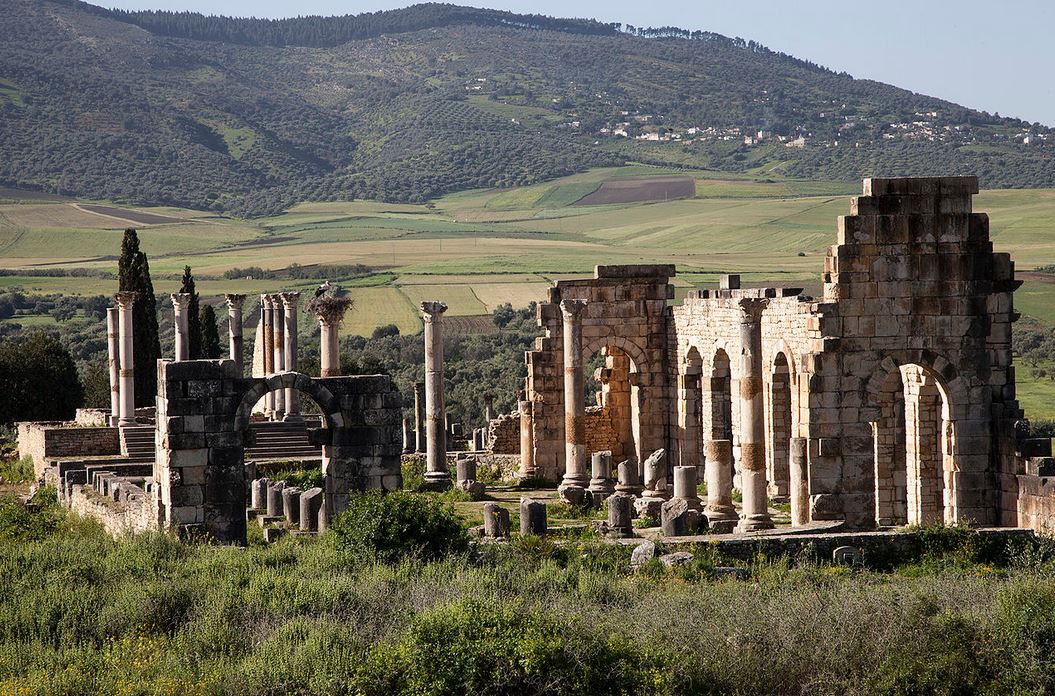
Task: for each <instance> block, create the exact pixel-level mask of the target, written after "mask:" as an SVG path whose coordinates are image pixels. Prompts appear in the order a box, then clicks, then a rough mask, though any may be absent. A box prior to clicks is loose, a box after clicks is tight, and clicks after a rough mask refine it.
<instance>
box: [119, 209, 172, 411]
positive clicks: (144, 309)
mask: <svg viewBox="0 0 1055 696" xmlns="http://www.w3.org/2000/svg"><path fill="white" fill-rule="evenodd" d="M117 273H118V281H119V283H120V289H121V290H122V291H123V292H136V293H138V294H137V295H136V301H135V305H133V308H132V351H133V355H134V357H135V383H136V388H135V404H136V406H153V405H154V402H155V399H156V398H157V391H158V389H157V387H158V384H157V382H158V375H157V361H158V358H160V357H161V340H160V339H159V337H158V312H157V298H156V297H155V296H154V284H153V283H152V282H151V281H150V263H149V261H148V260H147V255H146V254H145V253H143V252H142V251H140V250H139V235H138V234H136V231H135V230H134V229H132V228H128V229H126V230H125V236H124V239H123V240H122V241H121V258H120V259H119V260H118V262H117Z"/></svg>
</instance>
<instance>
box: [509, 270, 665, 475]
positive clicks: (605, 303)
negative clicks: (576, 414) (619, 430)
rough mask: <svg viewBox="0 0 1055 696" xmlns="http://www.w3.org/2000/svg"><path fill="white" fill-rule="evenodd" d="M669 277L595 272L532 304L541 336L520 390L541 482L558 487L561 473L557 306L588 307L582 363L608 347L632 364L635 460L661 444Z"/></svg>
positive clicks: (636, 272) (653, 272) (561, 406)
mask: <svg viewBox="0 0 1055 696" xmlns="http://www.w3.org/2000/svg"><path fill="white" fill-rule="evenodd" d="M673 275H674V267H673V266H667V265H658V266H598V267H597V268H596V270H595V272H594V277H593V278H588V279H583V280H561V281H558V282H557V285H556V287H554V288H551V289H550V296H549V301H548V302H543V303H540V304H539V305H538V321H539V325H540V326H542V327H544V328H545V329H546V335H545V336H544V337H542V338H539V339H537V341H536V346H535V350H532V351H529V352H528V353H527V355H526V360H527V364H528V376H527V379H526V381H525V387H526V392H527V395H528V399H529V400H530V401H531V402H532V422H533V438H534V444H535V447H534V449H535V454H534V461H535V466H536V468H537V469H538V473H539V475H540V476H542V477H544V478H548V479H550V480H556V479H559V478H560V476H561V475H562V474H563V472H564V456H565V455H564V452H565V448H564V381H563V365H564V356H563V350H564V349H563V318H562V315H561V309H560V303H561V301H562V300H586V302H587V306H586V308H585V310H584V312H583V317H582V326H583V328H582V341H583V357H584V358H588V357H589V356H591V355H593V354H594V353H596V352H598V351H600V350H603V349H604V348H605V347H608V346H610V347H613V348H616V349H618V350H619V351H621V352H622V353H625V354H626V355H627V356H628V357H629V359H630V361H631V368H630V369H631V375H630V377H631V384H632V385H633V387H634V388H635V389H634V399H635V401H636V403H634V404H633V411H634V412H635V414H636V418H635V423H634V426H635V432H634V434H633V436H632V437H633V438H634V440H635V445H636V447H635V448H634V449H635V454H634V458H637V452H646V453H647V452H652V451H653V450H656V449H659V448H661V447H665V446H666V445H667V436H668V433H667V430H668V417H669V416H668V412H669V407H668V401H669V398H670V394H669V392H668V389H667V382H668V377H669V371H668V369H667V357H668V356H667V351H666V344H667V320H666V304H667V300H668V299H671V298H673V296H674V288H673V286H671V285H670V284H669V283H668V280H669V279H670V278H671V277H672V276H673ZM646 456H647V455H646ZM639 464H640V462H639Z"/></svg>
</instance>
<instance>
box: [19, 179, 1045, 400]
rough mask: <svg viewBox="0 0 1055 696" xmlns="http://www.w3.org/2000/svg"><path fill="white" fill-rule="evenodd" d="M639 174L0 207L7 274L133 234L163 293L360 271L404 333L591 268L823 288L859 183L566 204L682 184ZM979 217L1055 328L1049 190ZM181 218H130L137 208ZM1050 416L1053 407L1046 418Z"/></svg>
mask: <svg viewBox="0 0 1055 696" xmlns="http://www.w3.org/2000/svg"><path fill="white" fill-rule="evenodd" d="M685 174H686V172H685V171H682V170H674V169H667V168H659V167H649V166H645V165H634V166H629V167H621V168H618V169H598V170H593V171H590V172H585V173H582V174H576V175H573V176H568V177H565V178H563V179H559V180H557V181H551V182H546V183H540V184H536V185H533V186H526V187H522V188H516V189H505V190H474V191H463V192H460V193H456V194H451V195H449V196H445V197H443V198H440V199H438V200H435V201H433V202H431V203H429V204H427V205H406V204H388V203H380V202H375V201H354V202H343V203H341V202H333V203H304V204H301V205H297V206H295V207H293V208H292V209H290V210H288V211H287V212H285V213H283V214H281V215H277V216H274V217H271V218H265V219H260V220H252V221H245V220H238V219H232V218H225V217H221V216H216V215H213V214H210V213H204V212H200V211H190V210H182V209H177V208H168V207H157V208H147V209H128V210H129V212H128V213H127V215H128V218H122V217H121V207H120V206H112V205H111V204H110V203H109V202H107V201H99V202H97V203H99V204H101V205H104V206H107V207H104V208H96V209H95V210H96V211H99V210H102V211H105V213H106V214H101V213H100V212H93V211H92V210H90V209H87V208H85V207H82V204H79V203H78V202H76V201H57V202H49V201H40V200H32V201H27V202H24V203H9V204H0V259H2V261H0V266H2V267H4V268H7V269H21V270H25V271H27V272H31V271H32V269H34V268H67V269H69V268H91V269H100V270H106V271H113V270H114V266H115V257H116V255H117V253H118V252H119V248H120V239H121V230H122V229H123V228H124V227H126V226H130V225H132V226H136V227H137V229H138V230H139V232H140V238H141V241H142V247H143V249H144V250H145V251H146V252H147V253H148V254H149V256H150V264H151V270H152V273H153V274H154V278H155V288H156V289H157V290H158V291H159V292H172V291H175V290H176V289H178V284H179V275H180V273H181V271H182V268H183V266H184V265H185V264H190V265H191V266H192V267H193V268H194V271H195V274H196V275H197V276H198V277H199V281H198V289H199V291H200V292H202V293H203V294H205V295H206V296H210V295H221V294H222V293H224V292H243V293H249V294H254V293H259V292H271V291H277V290H280V289H282V288H291V289H301V290H308V289H310V288H311V287H312V286H313V285H314V284H315V283H314V282H313V281H301V282H298V283H291V282H289V281H284V280H265V279H250V280H245V279H242V280H237V281H228V280H223V279H222V274H223V273H224V272H225V271H227V270H229V269H231V268H236V267H243V268H244V267H248V266H259V267H262V268H266V269H281V268H285V267H286V266H288V265H290V264H291V263H298V264H301V265H305V266H308V265H312V264H355V263H359V264H366V265H369V266H373V267H377V268H378V269H379V271H378V273H377V274H376V275H375V276H373V277H372V278H366V279H360V280H358V281H356V283H355V284H356V285H357V286H373V287H356V288H355V289H353V291H352V293H353V297H355V298H356V300H357V306H356V308H355V309H354V310H353V312H352V313H351V314H350V315H349V319H348V321H347V322H346V323H345V325H344V331H345V332H346V333H355V334H362V335H369V334H370V333H371V332H372V331H373V329H374V328H375V327H377V326H381V325H386V324H396V325H397V326H399V327H400V330H401V331H404V332H408V331H409V332H414V331H417V330H418V329H419V328H420V326H421V324H420V320H419V319H418V316H417V311H416V309H415V307H416V305H417V303H418V302H420V301H422V300H425V299H440V300H443V301H445V302H447V304H448V305H449V306H450V310H449V312H448V313H449V315H450V316H451V317H473V316H479V315H484V314H487V313H489V312H491V311H493V310H494V308H495V307H497V306H499V305H500V304H503V303H506V302H508V303H510V304H513V305H514V306H525V305H527V304H528V303H529V302H531V301H539V300H543V299H545V297H546V293H547V289H548V288H549V287H550V286H551V285H552V283H553V282H554V281H556V280H557V279H559V278H571V277H583V276H584V275H590V274H591V273H592V272H593V268H594V266H595V265H597V264H619V263H673V264H676V265H677V267H678V272H679V276H678V277H677V278H675V279H674V281H673V282H674V283H675V284H676V285H677V286H678V291H677V298H678V299H679V300H680V298H682V297H684V295H685V293H686V292H687V291H688V290H689V289H692V288H695V287H713V284H714V283H716V282H717V280H718V276H719V275H720V274H722V273H730V272H733V273H741V274H743V277H744V281H745V282H748V283H763V282H766V283H772V284H775V285H785V286H803V287H806V289H807V292H813V293H816V292H819V280H820V274H821V270H822V266H823V256H824V253H825V250H826V249H827V247H828V246H829V245H831V244H832V243H834V241H835V225H836V217H837V216H839V215H843V214H846V213H847V212H848V211H849V196H850V195H852V194H853V193H854V192H855V191H856V190H857V187H855V186H852V185H847V184H842V183H824V182H809V181H797V180H787V179H780V178H777V177H775V176H773V174H772V173H771V172H767V173H766V174H765V176H766V177H767V178H758V179H753V178H750V177H739V178H738V177H731V176H729V175H722V176H716V175H714V174H712V173H709V172H692V173H691V175H692V176H693V177H694V178H695V187H696V196H695V197H694V198H691V199H686V200H676V201H669V202H657V203H630V204H608V205H573V204H574V203H575V202H576V201H578V200H580V199H581V198H582V197H583V196H585V195H588V194H590V193H592V192H594V191H596V190H597V189H598V188H599V187H600V186H601V184H602V183H603V182H605V181H608V180H612V179H616V180H619V179H622V178H623V177H628V176H633V177H641V176H648V175H654V176H672V175H683V176H684V175H685ZM975 209H976V210H979V211H985V212H987V213H988V214H989V216H990V227H991V236H992V239H993V245H994V248H995V249H996V250H998V251H1006V252H1010V253H1011V254H1012V257H1013V259H1014V260H1015V263H1016V267H1017V269H1018V270H1019V273H1020V277H1022V278H1024V279H1025V281H1026V282H1025V284H1024V285H1023V286H1022V288H1021V289H1019V291H1018V292H1017V293H1016V305H1017V308H1018V310H1019V311H1020V312H1022V313H1023V315H1025V316H1027V317H1033V318H1035V319H1037V320H1039V321H1041V322H1043V323H1046V324H1049V325H1055V283H1052V282H1046V281H1048V280H1051V278H1048V277H1047V276H1043V275H1036V274H1028V273H1025V271H1028V270H1029V269H1032V268H1036V267H1038V266H1042V265H1045V264H1051V263H1055V190H1003V191H983V192H982V193H981V194H979V195H978V196H976V197H975ZM140 212H145V213H150V214H153V215H160V216H165V217H166V218H176V219H177V220H178V221H177V222H165V223H164V224H137V223H136V222H135V218H137V217H138V214H137V213H140ZM115 285H116V283H115V281H112V280H107V279H105V278H80V277H78V278H66V277H60V278H52V277H33V276H30V275H25V276H23V275H8V276H0V288H10V287H21V288H23V289H24V290H27V291H31V292H45V293H47V292H62V293H82V294H105V293H109V292H112V291H113V290H114V289H115ZM1033 382H1036V380H1023V383H1022V384H1021V385H1020V395H1021V396H1022V398H1023V402H1024V403H1028V404H1030V405H1031V406H1033V407H1034V408H1037V409H1039V408H1040V405H1041V404H1042V403H1043V402H1044V401H1046V400H1047V397H1048V396H1049V394H1048V393H1047V391H1046V390H1047V388H1048V385H1047V384H1041V383H1039V382H1038V383H1037V384H1033ZM1044 416H1045V417H1052V416H1055V409H1051V410H1048V411H1046V412H1045V413H1044Z"/></svg>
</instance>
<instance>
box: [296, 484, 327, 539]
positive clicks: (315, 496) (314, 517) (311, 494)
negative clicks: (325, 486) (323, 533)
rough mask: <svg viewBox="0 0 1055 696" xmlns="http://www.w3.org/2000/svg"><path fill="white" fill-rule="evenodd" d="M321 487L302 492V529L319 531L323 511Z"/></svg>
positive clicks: (304, 530)
mask: <svg viewBox="0 0 1055 696" xmlns="http://www.w3.org/2000/svg"><path fill="white" fill-rule="evenodd" d="M322 503H323V493H322V489H321V488H309V489H308V490H306V491H304V492H303V493H301V494H300V531H302V532H317V531H319V515H320V513H322V512H323V505H322Z"/></svg>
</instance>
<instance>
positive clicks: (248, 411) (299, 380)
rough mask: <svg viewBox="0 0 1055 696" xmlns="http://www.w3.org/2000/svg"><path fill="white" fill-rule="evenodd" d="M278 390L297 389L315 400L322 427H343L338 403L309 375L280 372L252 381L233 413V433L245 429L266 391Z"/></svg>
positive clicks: (328, 391)
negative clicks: (321, 415)
mask: <svg viewBox="0 0 1055 696" xmlns="http://www.w3.org/2000/svg"><path fill="white" fill-rule="evenodd" d="M278 389H296V390H297V391H301V392H304V393H305V394H307V395H308V396H310V397H311V398H312V399H314V400H315V403H317V404H318V405H319V408H320V409H321V410H322V414H323V425H324V427H327V428H340V427H343V426H344V415H343V414H342V413H341V408H340V404H339V402H338V400H337V399H336V397H334V395H333V394H332V393H331V392H330V390H329V389H327V388H326V387H325V386H323V385H322V384H321V383H319V382H317V381H316V380H313V379H312V378H311V377H309V376H308V375H305V374H302V373H299V372H280V373H278V374H274V375H270V376H268V377H258V378H254V379H253V380H252V386H251V387H250V388H249V389H248V390H247V391H246V392H245V394H244V395H243V396H242V399H241V401H240V402H239V404H238V408H237V409H236V411H235V414H234V417H235V422H234V427H235V430H238V431H244V430H245V429H246V428H248V427H249V421H250V417H251V416H252V413H253V407H254V406H255V405H256V403H257V402H258V401H260V399H262V398H263V397H264V395H265V394H267V393H268V392H272V391H276V390H278Z"/></svg>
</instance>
